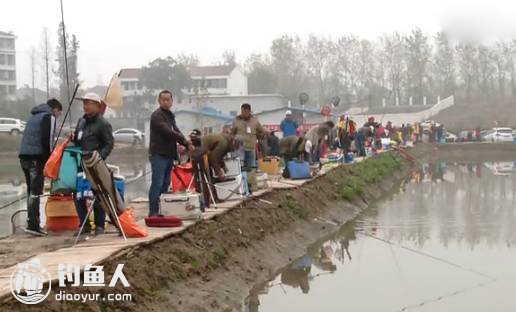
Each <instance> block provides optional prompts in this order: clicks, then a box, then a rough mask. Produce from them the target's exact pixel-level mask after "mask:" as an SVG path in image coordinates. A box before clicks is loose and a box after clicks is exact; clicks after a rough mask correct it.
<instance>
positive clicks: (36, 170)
mask: <svg viewBox="0 0 516 312" xmlns="http://www.w3.org/2000/svg"><path fill="white" fill-rule="evenodd" d="M62 111H63V106H62V105H61V103H60V102H59V101H58V100H56V99H50V100H48V101H47V102H46V103H43V104H40V105H38V106H36V107H34V108H33V109H32V111H31V114H32V116H31V117H30V118H29V121H27V124H26V125H25V131H24V132H23V137H22V140H21V144H20V152H19V158H20V164H21V167H22V170H23V173H24V175H25V182H26V183H27V215H28V217H27V228H26V229H25V232H27V233H29V234H32V235H38V236H43V235H46V233H45V232H44V231H43V230H42V229H41V227H40V217H39V196H40V195H41V194H43V182H44V178H43V168H44V167H45V163H46V162H47V160H48V158H49V157H50V153H51V152H52V147H53V145H54V144H53V143H54V133H55V128H56V118H58V117H59V115H61V112H62Z"/></svg>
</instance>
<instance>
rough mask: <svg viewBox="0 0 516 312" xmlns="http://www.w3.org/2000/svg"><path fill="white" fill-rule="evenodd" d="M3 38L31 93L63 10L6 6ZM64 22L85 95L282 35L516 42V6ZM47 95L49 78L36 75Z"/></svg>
mask: <svg viewBox="0 0 516 312" xmlns="http://www.w3.org/2000/svg"><path fill="white" fill-rule="evenodd" d="M1 5H2V9H1V10H0V31H13V32H14V33H15V34H16V36H17V37H18V39H17V42H16V45H17V49H18V53H17V64H18V83H19V86H22V85H24V84H26V83H27V84H30V80H31V79H30V76H31V75H30V50H31V48H32V47H35V48H36V49H37V50H38V49H40V47H41V42H42V40H41V38H42V33H43V28H44V27H47V28H48V30H49V33H50V38H51V40H52V48H53V49H54V50H55V46H56V41H57V34H56V32H57V26H58V23H59V22H60V20H61V17H60V7H59V0H1ZM64 9H65V22H66V26H67V30H68V32H69V33H70V34H76V35H77V37H78V39H79V41H80V46H81V47H80V51H79V52H80V54H79V70H80V74H81V79H82V80H83V82H84V85H85V86H94V85H97V84H107V83H108V82H109V81H108V80H109V77H110V76H111V75H112V74H113V73H115V72H117V71H118V70H119V69H120V68H124V67H140V66H142V65H145V64H147V63H148V62H149V61H151V60H152V59H154V58H156V57H160V56H167V55H175V54H177V53H179V52H185V53H188V54H190V53H192V54H196V55H198V56H199V57H200V60H201V63H202V64H206V65H209V64H212V63H214V62H217V61H218V60H219V58H220V55H221V54H222V52H223V51H224V50H226V49H232V50H234V51H235V52H236V56H237V59H238V60H239V61H244V60H245V58H246V57H247V56H248V55H249V54H250V53H252V52H266V51H268V49H269V47H270V43H271V40H272V39H273V38H275V37H278V36H280V35H282V34H298V35H300V36H301V37H302V38H306V37H307V36H308V35H309V34H317V35H326V36H331V37H332V38H337V37H338V36H340V35H343V34H355V35H358V36H360V37H365V38H369V39H374V38H377V37H378V36H380V35H382V34H383V33H386V32H392V31H400V32H409V31H410V30H411V29H412V28H414V27H415V26H418V27H420V28H421V29H423V31H425V32H428V33H435V32H437V31H439V30H441V29H443V28H452V29H453V30H454V31H455V32H456V33H457V34H458V35H459V36H472V35H474V36H475V37H476V38H478V39H479V40H494V39H495V38H498V37H514V34H516V18H515V17H516V1H511V0H508V1H502V0H485V1H474V0H455V1H453V0H428V1H420V0H351V1H350V0H335V1H330V0H317V1H315V0H313V1H305V0H292V1H291V0H259V1H250V0H218V1H216V0H215V1H214V0H206V1H201V0H178V1H176V0H146V1H138V0H125V1H122V0H120V1H115V0H82V1H81V0H64ZM36 79H37V81H36V84H37V86H40V87H42V86H43V85H44V84H43V79H44V78H43V71H42V70H39V71H38V72H37V73H36Z"/></svg>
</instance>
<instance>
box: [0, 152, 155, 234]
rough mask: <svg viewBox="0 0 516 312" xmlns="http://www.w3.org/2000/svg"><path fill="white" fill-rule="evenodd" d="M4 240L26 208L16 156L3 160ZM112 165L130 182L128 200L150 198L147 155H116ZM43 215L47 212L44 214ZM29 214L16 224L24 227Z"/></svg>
mask: <svg viewBox="0 0 516 312" xmlns="http://www.w3.org/2000/svg"><path fill="white" fill-rule="evenodd" d="M0 163H1V165H0V237H3V236H6V235H10V234H11V229H12V227H11V220H10V218H11V215H12V214H13V213H14V212H16V211H18V210H21V209H26V206H27V205H26V200H25V199H24V198H25V196H26V193H27V187H26V184H25V178H24V176H23V172H22V170H21V168H20V164H19V161H18V158H17V156H16V155H13V156H11V157H3V158H0ZM109 163H111V164H114V165H117V166H119V167H120V174H121V175H122V176H124V177H125V179H126V196H125V198H126V199H127V200H129V201H130V200H132V199H134V198H137V197H146V196H147V192H148V188H149V185H150V175H149V174H146V173H147V172H148V171H149V170H150V168H149V165H148V158H147V154H146V153H145V152H139V153H135V154H130V155H127V154H121V153H116V152H115V153H114V154H113V155H112V156H111V157H110V158H109ZM42 215H44V213H43V212H42ZM25 219H26V214H25V213H22V214H19V215H18V217H17V218H16V220H15V221H16V223H17V224H20V225H23V224H24V222H25Z"/></svg>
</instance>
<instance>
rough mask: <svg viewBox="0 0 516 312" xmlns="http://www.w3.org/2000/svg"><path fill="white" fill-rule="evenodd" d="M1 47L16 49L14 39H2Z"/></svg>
mask: <svg viewBox="0 0 516 312" xmlns="http://www.w3.org/2000/svg"><path fill="white" fill-rule="evenodd" d="M0 49H6V50H14V39H6V38H3V39H0Z"/></svg>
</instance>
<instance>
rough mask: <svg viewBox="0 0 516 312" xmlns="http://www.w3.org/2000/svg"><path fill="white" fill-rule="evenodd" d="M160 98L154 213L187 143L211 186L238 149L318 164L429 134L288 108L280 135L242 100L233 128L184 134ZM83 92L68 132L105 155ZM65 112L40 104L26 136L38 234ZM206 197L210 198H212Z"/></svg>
mask: <svg viewBox="0 0 516 312" xmlns="http://www.w3.org/2000/svg"><path fill="white" fill-rule="evenodd" d="M157 99H158V104H159V107H158V108H157V109H156V110H155V111H154V112H153V113H152V115H151V117H150V142H149V161H150V165H151V171H152V178H151V185H150V189H149V211H148V215H149V216H156V215H159V214H160V210H159V200H160V196H161V195H162V194H163V193H166V192H168V191H169V188H170V184H171V174H170V173H171V171H172V169H173V167H174V164H177V162H178V160H179V159H180V155H179V150H184V151H185V153H186V154H187V158H189V159H190V161H192V163H194V164H195V165H194V166H193V167H194V169H197V170H198V171H200V172H197V173H196V174H195V184H196V186H197V187H198V189H203V188H204V189H209V190H213V184H214V183H216V182H221V181H224V180H225V172H226V168H225V161H224V159H225V157H226V156H227V155H228V153H236V154H238V155H239V158H240V160H241V161H242V168H243V170H247V169H255V168H257V160H258V158H264V157H281V158H283V160H284V161H285V162H288V161H290V160H293V159H297V160H301V161H306V162H308V163H310V164H314V163H319V162H320V161H321V158H323V157H325V156H326V155H327V154H328V151H333V152H335V151H337V152H338V153H341V154H348V153H354V154H355V155H356V156H358V157H364V156H366V154H368V153H370V152H372V153H374V152H375V151H376V150H379V149H382V148H383V147H384V142H385V139H388V140H387V141H389V142H391V143H393V144H407V143H409V142H417V141H421V139H422V135H423V127H422V126H421V125H420V124H419V123H414V124H402V125H401V126H395V125H393V124H392V123H391V122H390V121H388V122H387V123H386V124H385V125H383V124H382V122H378V121H377V120H375V118H374V117H370V118H369V119H368V120H367V122H366V123H364V124H363V125H362V126H360V125H358V124H357V123H356V122H355V121H353V119H352V118H351V117H350V116H349V115H342V116H340V117H339V118H338V120H337V121H336V122H333V121H331V120H328V121H326V122H323V123H321V124H319V125H316V126H314V127H311V128H310V129H306V128H304V127H303V125H300V124H299V123H298V122H297V121H296V120H295V118H294V117H293V114H292V111H290V110H288V111H286V113H285V118H284V120H282V121H281V124H280V130H281V133H282V136H281V138H280V137H278V136H277V134H276V132H274V131H270V132H269V131H267V130H266V129H265V128H264V127H263V126H262V125H261V124H260V122H259V120H258V119H257V118H256V117H255V116H254V115H253V114H252V107H251V105H250V104H248V103H244V104H242V105H241V113H240V114H239V115H238V116H236V117H235V119H234V121H233V123H232V125H231V127H230V128H229V130H228V131H225V132H221V133H213V134H207V135H204V136H203V135H202V133H201V132H200V131H199V130H193V131H192V132H191V133H190V134H189V135H188V136H186V135H184V134H183V133H182V132H181V130H180V129H179V128H178V126H177V124H176V120H175V115H174V113H173V112H172V110H171V109H172V106H173V103H174V98H173V94H172V92H171V91H169V90H163V91H161V92H160V93H159V95H158V98H157ZM80 100H82V102H83V109H84V115H83V117H82V118H80V120H79V121H78V123H77V126H76V128H75V131H74V133H72V134H70V140H71V141H72V142H73V143H74V144H75V145H76V146H80V147H81V149H82V153H83V154H88V153H98V155H100V158H101V159H102V160H103V161H105V160H106V159H107V158H108V156H109V155H110V153H111V151H112V150H113V145H114V140H113V135H112V128H111V125H110V124H109V122H108V121H107V120H106V119H104V118H103V112H104V110H105V103H104V102H103V100H102V99H101V98H100V97H99V96H98V95H96V94H86V95H85V96H84V97H82V98H80ZM61 112H62V105H61V103H59V101H57V100H55V99H51V100H49V101H48V102H47V103H45V104H41V105H39V106H37V107H35V108H34V109H33V110H32V116H31V117H30V119H29V120H28V122H27V125H26V130H25V133H24V134H23V138H22V142H21V147H20V153H19V158H20V163H21V167H22V169H23V171H24V173H25V177H26V183H27V190H28V194H29V196H28V202H27V207H28V219H27V228H26V232H28V233H31V234H34V235H44V234H45V232H44V231H43V229H41V228H40V220H39V198H40V196H41V195H42V193H43V168H44V166H45V163H46V161H47V160H48V158H49V156H50V154H51V152H52V148H53V147H54V145H55V144H54V140H53V138H54V137H55V132H56V118H57V117H59V115H60V114H61ZM426 131H427V132H428V134H429V140H430V142H434V141H435V142H437V141H439V140H441V138H442V137H443V136H444V133H445V130H444V128H443V127H442V126H434V125H431V126H430V127H428V129H427V130H426ZM181 146H182V148H181ZM212 173H213V174H212ZM206 177H207V178H206ZM213 193H215V194H216V192H213ZM205 198H206V200H207V201H208V202H209V200H210V199H209V198H208V197H207V196H205ZM93 210H94V215H95V218H94V220H95V221H94V222H95V225H96V227H95V233H96V234H103V233H104V224H105V218H106V213H105V211H104V210H103V209H102V207H101V206H100V205H99V204H98V203H95V204H94V207H93ZM77 212H78V215H79V217H80V219H81V223H83V221H84V219H85V218H86V217H87V213H86V212H87V208H86V204H85V203H84V202H78V204H77ZM110 217H111V216H110ZM83 231H84V232H89V231H90V228H89V227H88V226H86V227H85V228H84V229H83ZM78 234H81V233H80V232H79V233H78Z"/></svg>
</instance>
